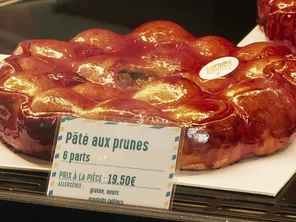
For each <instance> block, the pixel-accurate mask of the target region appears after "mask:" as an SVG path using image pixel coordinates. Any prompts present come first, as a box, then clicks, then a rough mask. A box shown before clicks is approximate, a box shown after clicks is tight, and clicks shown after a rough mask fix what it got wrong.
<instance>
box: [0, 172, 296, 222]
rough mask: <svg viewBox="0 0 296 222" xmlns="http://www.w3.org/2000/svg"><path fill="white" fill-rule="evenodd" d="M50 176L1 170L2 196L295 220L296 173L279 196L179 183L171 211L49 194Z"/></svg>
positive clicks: (176, 214)
mask: <svg viewBox="0 0 296 222" xmlns="http://www.w3.org/2000/svg"><path fill="white" fill-rule="evenodd" d="M47 179H48V174H47V173H41V172H39V173H33V172H25V171H16V170H1V171H0V199H1V200H9V201H17V202H24V203H33V204H42V205H50V206H57V207H67V208H75V209H81V210H91V211H100V212H107V213H116V214H125V215H131V216H138V217H151V218H158V219H166V220H174V221H213V220H208V219H209V217H212V219H213V218H214V219H215V220H214V221H220V220H219V218H224V220H223V221H225V218H230V219H231V218H232V220H230V221H240V220H242V221H247V220H250V221H252V220H251V219H253V220H256V221H266V222H268V221H296V195H295V192H296V191H295V189H294V187H295V186H296V175H295V176H294V177H293V178H292V179H291V180H290V181H289V183H288V184H287V185H286V186H285V187H284V188H283V189H282V190H281V192H280V193H279V194H278V195H277V196H276V197H270V196H263V195H255V194H245V193H237V192H229V191H220V190H211V189H204V188H196V187H187V186H176V192H175V197H174V200H173V207H172V210H171V211H167V210H158V209H150V208H143V207H137V206H128V205H112V204H106V203H98V202H92V201H85V200H78V199H69V198H60V197H49V196H46V188H47ZM207 218H208V219H207ZM201 219H202V220H201Z"/></svg>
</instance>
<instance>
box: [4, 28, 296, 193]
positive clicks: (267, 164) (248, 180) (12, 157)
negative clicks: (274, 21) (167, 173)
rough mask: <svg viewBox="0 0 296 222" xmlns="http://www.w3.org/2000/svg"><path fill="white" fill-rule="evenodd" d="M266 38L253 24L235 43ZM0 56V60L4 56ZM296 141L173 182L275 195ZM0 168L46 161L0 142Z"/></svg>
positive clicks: (287, 174)
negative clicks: (281, 147) (280, 148)
mask: <svg viewBox="0 0 296 222" xmlns="http://www.w3.org/2000/svg"><path fill="white" fill-rule="evenodd" d="M254 41H256V42H258V41H267V39H266V37H265V35H264V33H262V32H261V30H260V29H259V27H258V26H257V27H255V28H254V29H253V30H252V31H251V32H250V33H249V34H248V35H247V36H246V37H245V38H244V39H243V40H242V41H241V42H240V43H239V44H238V45H239V46H243V45H246V44H249V43H252V42H254ZM5 57H6V56H5V55H0V60H2V59H3V58H5ZM295 157H296V142H294V143H293V144H291V145H290V146H289V147H288V148H287V149H285V150H283V151H280V152H277V153H276V154H274V155H270V156H267V157H261V158H252V159H248V160H244V161H241V162H239V163H236V164H233V165H230V166H227V167H224V168H221V169H218V170H210V171H199V172H196V171H177V172H176V177H175V183H176V184H179V185H185V186H194V187H203V188H211V189H219V190H228V191H238V192H244V193H254V194H262V195H268V196H276V195H277V193H278V192H279V191H280V190H281V189H282V187H283V186H284V185H285V184H286V183H287V182H288V181H289V180H290V178H291V177H292V176H293V175H294V174H295V172H296V161H295ZM0 167H4V168H13V169H22V170H35V171H50V168H51V166H50V163H49V162H47V161H41V160H38V159H36V158H32V157H28V156H26V155H22V154H16V153H14V152H13V151H12V150H11V149H9V148H7V147H5V145H3V144H0Z"/></svg>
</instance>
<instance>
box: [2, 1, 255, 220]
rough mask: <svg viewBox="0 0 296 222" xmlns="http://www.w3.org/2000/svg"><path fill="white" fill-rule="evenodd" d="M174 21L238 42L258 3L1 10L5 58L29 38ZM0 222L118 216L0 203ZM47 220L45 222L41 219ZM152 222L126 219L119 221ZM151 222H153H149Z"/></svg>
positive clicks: (41, 4) (61, 4)
mask: <svg viewBox="0 0 296 222" xmlns="http://www.w3.org/2000/svg"><path fill="white" fill-rule="evenodd" d="M159 19H162V20H171V21H173V22H176V23H178V24H179V25H181V26H183V27H184V28H185V29H187V30H188V31H189V32H191V33H192V34H194V35H195V36H204V35H218V36H221V37H224V38H227V39H228V40H230V41H232V42H234V43H238V42H239V41H240V40H241V39H242V38H243V37H244V36H245V35H246V34H248V33H249V32H250V31H251V30H252V29H253V27H254V26H255V25H256V19H257V17H256V0H192V1H191V0H181V1H176V0H159V1H156V0H149V1H142V0H138V1H131V0H130V1H128V0H126V1H122V0H117V1H116V0H96V1H94V0H80V1H75V0H73V1H72V0H67V1H62V0H57V1H55V0H44V1H41V0H36V1H23V2H21V3H17V4H13V5H9V6H5V7H0V53H2V54H9V53H11V52H12V50H13V49H14V48H15V47H16V45H17V44H18V42H20V41H22V40H26V39H36V38H54V39H61V40H67V39H70V38H72V37H73V36H75V35H76V34H77V33H79V32H81V31H83V30H85V29H88V28H95V27H100V28H108V29H111V30H113V31H115V32H117V33H120V34H126V33H128V32H130V31H131V30H133V29H134V28H136V27H137V26H138V25H140V24H142V23H144V22H148V21H152V20H159ZM0 209H1V219H0V220H1V221H2V220H3V221H6V220H4V217H6V216H7V217H8V220H12V221H15V220H16V219H17V218H22V220H23V219H27V220H28V221H52V220H57V221H59V220H60V219H61V218H62V217H61V216H58V214H61V215H63V217H64V219H63V221H76V220H75V219H78V218H80V220H83V219H85V220H90V221H104V220H114V221H118V217H117V216H116V215H108V214H103V213H96V212H87V211H78V210H71V209H62V208H54V207H45V206H36V205H28V204H26V205H25V204H21V203H13V202H6V201H0ZM41 218H42V219H41ZM123 219H124V220H126V219H127V220H129V221H148V220H149V219H143V218H134V217H121V218H120V220H123ZM149 221H151V220H149Z"/></svg>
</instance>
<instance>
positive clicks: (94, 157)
mask: <svg viewBox="0 0 296 222" xmlns="http://www.w3.org/2000/svg"><path fill="white" fill-rule="evenodd" d="M180 138H181V128H178V127H161V126H151V125H137V124H128V123H117V122H104V121H93V120H86V119H79V118H70V117H63V118H62V120H61V124H60V129H59V133H58V135H57V142H56V149H55V153H54V154H53V165H52V172H51V175H50V180H49V185H48V191H47V194H48V195H54V196H62V197H70V198H78V199H85V200H92V201H100V202H106V203H116V204H129V205H138V206H144V207H154V208H163V209H169V207H170V200H171V196H172V193H173V180H174V173H175V169H176V160H177V155H178V147H179V145H180V141H181V140H180Z"/></svg>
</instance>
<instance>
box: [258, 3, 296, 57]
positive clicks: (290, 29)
mask: <svg viewBox="0 0 296 222" xmlns="http://www.w3.org/2000/svg"><path fill="white" fill-rule="evenodd" d="M257 7H258V22H259V25H260V27H261V28H262V29H263V31H264V32H265V34H266V36H267V37H268V38H269V39H270V40H273V41H277V42H279V43H280V42H281V43H284V44H286V45H288V46H291V48H293V51H294V49H295V47H296V34H295V30H296V1H295V0H257Z"/></svg>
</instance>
